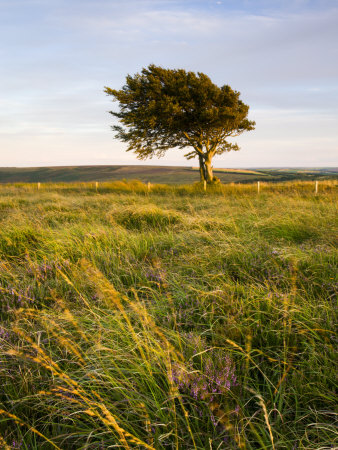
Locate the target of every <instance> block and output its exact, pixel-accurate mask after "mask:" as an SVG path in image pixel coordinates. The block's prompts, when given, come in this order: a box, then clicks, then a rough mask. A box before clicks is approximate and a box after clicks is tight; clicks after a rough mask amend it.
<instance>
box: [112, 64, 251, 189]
mask: <svg viewBox="0 0 338 450" xmlns="http://www.w3.org/2000/svg"><path fill="white" fill-rule="evenodd" d="M105 92H106V93H107V94H108V95H111V96H113V97H114V100H117V101H119V107H120V110H119V112H113V111H111V114H112V115H113V116H114V117H117V118H118V119H119V121H120V122H121V124H122V126H121V125H114V126H113V127H112V128H113V130H114V131H116V137H117V138H118V139H120V140H122V141H123V142H127V143H128V149H127V151H134V152H135V153H136V154H137V156H138V157H139V158H140V159H146V158H149V157H150V158H151V157H153V156H154V155H156V156H159V157H160V156H163V155H164V153H165V152H166V151H167V150H168V149H170V148H174V147H178V148H180V149H184V148H187V147H189V148H190V150H189V152H188V153H187V154H186V155H185V156H186V157H187V158H188V159H191V158H196V157H198V159H199V163H200V170H201V179H202V180H203V179H204V180H206V181H208V182H211V181H213V174H212V168H211V160H212V158H213V157H214V156H215V155H220V154H222V153H224V152H228V151H230V150H239V147H238V146H237V144H231V143H229V142H228V138H229V137H232V136H238V135H240V134H241V133H243V132H244V131H249V130H253V129H254V125H255V123H254V122H253V121H249V120H248V119H247V115H248V111H249V107H248V106H247V105H246V104H244V103H243V102H242V101H241V100H240V99H239V96H240V93H239V92H237V91H234V90H233V89H231V87H230V86H228V85H224V86H222V87H218V86H216V85H215V84H214V83H212V81H211V80H210V78H209V77H208V76H207V75H205V74H203V73H197V74H196V73H194V72H186V71H185V70H183V69H178V70H177V69H176V70H170V69H164V68H162V67H157V66H155V65H150V66H149V67H148V68H146V69H145V68H144V69H142V71H141V74H136V75H134V76H133V77H132V76H130V75H128V76H127V79H126V84H125V85H124V86H123V88H122V89H121V90H116V89H111V88H109V87H106V88H105Z"/></svg>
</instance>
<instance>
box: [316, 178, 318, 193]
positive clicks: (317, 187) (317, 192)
mask: <svg viewBox="0 0 338 450" xmlns="http://www.w3.org/2000/svg"><path fill="white" fill-rule="evenodd" d="M315 194H316V195H317V194H318V181H316V183H315Z"/></svg>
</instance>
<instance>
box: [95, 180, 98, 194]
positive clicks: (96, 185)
mask: <svg viewBox="0 0 338 450" xmlns="http://www.w3.org/2000/svg"><path fill="white" fill-rule="evenodd" d="M98 188H99V183H98V181H95V190H96V192H97V190H98Z"/></svg>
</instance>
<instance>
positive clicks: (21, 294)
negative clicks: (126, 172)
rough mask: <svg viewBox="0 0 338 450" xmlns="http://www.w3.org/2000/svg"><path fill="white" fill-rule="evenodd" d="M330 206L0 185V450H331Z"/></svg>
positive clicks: (293, 192)
mask: <svg viewBox="0 0 338 450" xmlns="http://www.w3.org/2000/svg"><path fill="white" fill-rule="evenodd" d="M41 181H43V180H42V179H41ZM336 190H337V182H336V181H321V182H320V183H319V192H318V194H317V195H315V193H314V183H313V182H297V183H296V182H294V183H271V184H265V183H262V184H261V192H260V194H258V193H257V187H256V185H249V184H242V185H241V184H239V185H232V184H228V185H224V186H216V187H214V188H208V190H207V192H203V191H202V189H201V187H200V186H199V185H192V186H173V185H172V186H165V185H154V186H152V189H151V191H150V192H148V191H147V187H146V185H144V184H143V183H141V182H129V183H128V182H112V183H102V184H101V183H100V186H99V190H98V192H96V189H95V186H94V185H93V183H69V184H67V183H59V184H52V183H50V184H43V185H42V186H41V189H40V190H37V187H36V185H35V184H34V185H33V184H18V185H10V184H8V185H2V186H1V185H0V299H1V300H0V317H1V322H0V385H1V390H0V448H4V449H18V448H20V449H30V450H32V449H53V448H59V449H65V450H68V449H69V450H72V449H107V448H123V449H182V450H184V449H201V450H202V449H211V450H216V449H238V448H241V449H319V448H320V449H329V448H337V443H336V444H335V442H336V441H335V430H336V429H335V420H334V419H335V405H336V397H335V386H336V385H335V381H336V380H335V347H336V344H337V335H336V334H335V323H336V294H337V278H336V274H337V247H336V245H337V209H336V205H337V195H336Z"/></svg>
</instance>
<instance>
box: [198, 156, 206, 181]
mask: <svg viewBox="0 0 338 450" xmlns="http://www.w3.org/2000/svg"><path fill="white" fill-rule="evenodd" d="M198 158H199V163H200V179H201V181H204V180H205V181H206V180H207V173H206V169H205V164H204V159H203V156H201V155H199V157H198Z"/></svg>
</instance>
